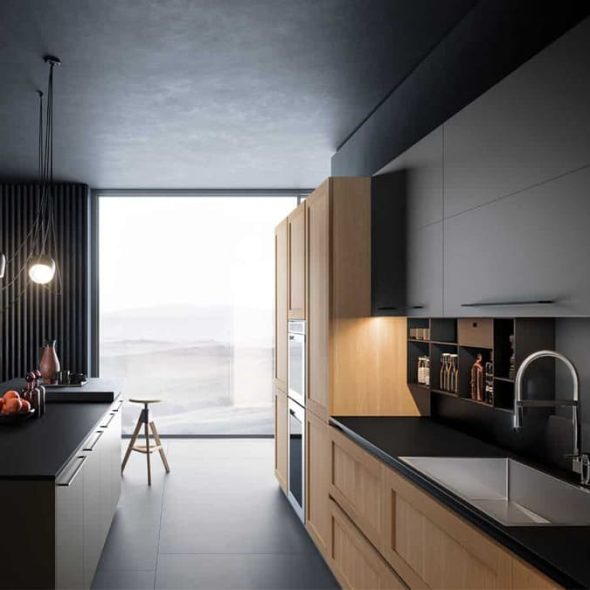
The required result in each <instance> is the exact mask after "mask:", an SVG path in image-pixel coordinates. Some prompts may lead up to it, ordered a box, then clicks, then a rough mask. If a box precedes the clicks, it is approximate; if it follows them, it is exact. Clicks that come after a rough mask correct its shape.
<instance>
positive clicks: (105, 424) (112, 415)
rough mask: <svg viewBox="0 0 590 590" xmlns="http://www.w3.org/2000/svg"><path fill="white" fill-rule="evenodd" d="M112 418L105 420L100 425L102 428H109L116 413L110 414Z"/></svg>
mask: <svg viewBox="0 0 590 590" xmlns="http://www.w3.org/2000/svg"><path fill="white" fill-rule="evenodd" d="M109 415H110V418H109V419H108V420H107V421H106V422H104V423H103V424H101V425H100V427H101V428H107V427H108V426H109V424H110V423H111V422H112V421H113V418H114V417H115V416H116V414H109Z"/></svg>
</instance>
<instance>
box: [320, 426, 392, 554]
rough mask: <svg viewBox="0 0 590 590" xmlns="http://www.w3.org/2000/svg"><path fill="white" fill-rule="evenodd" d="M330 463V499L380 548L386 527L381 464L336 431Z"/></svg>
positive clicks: (332, 432)
mask: <svg viewBox="0 0 590 590" xmlns="http://www.w3.org/2000/svg"><path fill="white" fill-rule="evenodd" d="M330 460H331V467H332V469H331V474H330V495H331V496H332V497H333V498H334V499H335V500H336V502H338V504H339V505H340V507H341V508H342V509H343V510H344V511H345V512H346V514H348V516H349V517H350V518H351V519H352V520H353V521H354V522H355V524H356V525H357V526H358V527H359V528H360V530H361V531H362V532H363V533H364V534H365V535H366V536H367V538H368V539H369V540H370V541H372V542H373V543H374V544H375V545H376V546H377V547H379V546H380V545H381V543H382V538H383V534H384V526H385V522H384V521H385V519H384V516H383V501H382V499H383V488H382V486H383V484H382V468H381V464H380V463H379V461H377V459H374V458H373V457H371V455H369V454H368V453H366V452H365V451H363V450H362V449H360V448H359V447H358V446H357V445H356V444H354V443H353V442H351V441H350V440H349V439H347V438H346V437H345V436H344V435H342V434H341V433H340V432H338V430H336V429H335V428H333V427H331V428H330Z"/></svg>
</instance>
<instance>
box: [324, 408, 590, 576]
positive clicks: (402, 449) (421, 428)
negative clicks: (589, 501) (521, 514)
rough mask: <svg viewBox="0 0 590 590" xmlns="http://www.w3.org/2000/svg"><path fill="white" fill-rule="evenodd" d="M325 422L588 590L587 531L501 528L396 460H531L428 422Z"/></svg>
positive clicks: (536, 562)
mask: <svg viewBox="0 0 590 590" xmlns="http://www.w3.org/2000/svg"><path fill="white" fill-rule="evenodd" d="M330 423H331V424H332V425H333V426H336V427H337V428H339V429H340V430H341V431H342V432H343V433H344V434H345V435H346V436H348V437H349V438H350V439H352V440H354V441H355V442H356V443H358V444H359V445H360V446H362V447H363V448H364V449H365V450H367V451H368V452H369V453H371V454H372V455H374V456H375V457H377V458H378V459H380V460H382V461H383V462H385V463H387V464H388V465H390V466H391V467H392V468H393V469H395V470H396V471H398V472H399V473H400V474H401V475H403V476H405V477H407V478H408V479H409V480H411V481H412V482H413V483H414V484H416V485H417V486H418V487H420V488H422V489H424V490H425V491H427V492H428V493H430V494H431V495H432V496H434V497H435V498H436V499H437V500H439V501H440V502H441V503H442V504H444V505H445V506H447V507H448V508H450V509H451V510H453V511H454V512H456V513H457V514H458V515H460V516H461V517H463V518H464V519H465V520H467V521H469V522H470V523H471V524H473V525H474V526H476V527H477V528H479V529H481V530H482V531H483V532H485V533H487V534H488V535H489V536H490V537H492V538H494V539H495V540H496V541H498V542H499V543H500V544H501V545H503V546H505V547H506V548H508V549H510V550H511V551H512V552H513V553H515V554H516V555H519V556H520V557H521V558H522V559H524V560H525V561H527V562H529V563H530V564H531V565H533V566H534V567H536V568H537V569H539V570H540V571H542V572H543V573H545V574H546V575H547V576H549V577H550V578H552V579H553V580H555V581H556V582H557V583H558V584H560V585H562V586H564V587H566V588H590V568H588V563H590V526H543V525H541V526H529V527H526V526H517V527H507V526H503V525H501V524H500V523H498V522H496V521H495V520H493V519H491V518H490V517H488V516H486V515H485V514H483V513H482V512H480V511H478V510H477V509H476V508H474V507H473V506H471V505H470V504H468V503H467V502H465V501H464V500H462V499H461V498H459V497H458V496H456V495H454V494H453V493H452V492H450V491H448V490H446V489H445V488H444V487H442V486H441V485H440V484H437V483H436V482H434V481H433V480H431V479H429V478H428V477H426V476H425V475H423V474H421V473H420V472H418V471H416V470H415V469H413V468H412V467H410V466H409V465H408V464H406V463H404V462H403V461H401V460H400V459H399V457H404V456H418V457H419V456H424V457H511V458H514V459H517V460H519V461H522V462H523V463H527V464H531V462H530V461H527V460H525V459H523V458H521V457H519V456H518V455H515V454H514V453H510V452H507V451H505V450H503V449H501V448H499V447H497V446H494V445H491V444H488V443H486V442H483V441H481V440H479V439H477V438H474V437H472V436H468V435H466V434H463V433H461V432H459V431H457V430H454V429H452V428H449V427H448V426H445V425H443V424H441V423H439V422H436V421H435V420H433V419H431V418H409V417H408V418H405V417H399V418H397V417H334V418H331V419H330ZM535 467H538V465H535Z"/></svg>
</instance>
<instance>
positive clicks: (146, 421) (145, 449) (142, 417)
mask: <svg viewBox="0 0 590 590" xmlns="http://www.w3.org/2000/svg"><path fill="white" fill-rule="evenodd" d="M129 401H130V402H133V403H135V404H143V410H141V413H140V414H139V418H138V420H137V424H136V425H135V430H134V431H133V435H132V436H131V440H130V441H129V446H128V447H127V451H126V452H125V458H124V459H123V464H122V465H121V473H123V471H124V470H125V465H127V460H128V459H129V455H131V451H137V452H138V453H145V455H146V457H147V473H148V485H150V486H151V485H152V468H151V465H150V455H151V454H152V453H153V452H154V451H159V452H160V457H161V458H162V463H164V469H166V473H170V465H168V459H166V453H165V452H164V447H163V446H162V441H161V440H160V435H159V434H158V431H157V430H156V425H155V424H154V422H153V420H150V410H149V404H157V403H160V402H161V401H162V400H160V399H138V398H131V399H129ZM142 424H143V425H144V432H145V445H136V444H135V442H136V441H137V438H138V436H139V431H140V430H141V425H142ZM150 430H151V431H152V434H153V435H154V440H155V442H156V444H155V445H150Z"/></svg>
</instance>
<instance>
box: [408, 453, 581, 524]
mask: <svg viewBox="0 0 590 590" xmlns="http://www.w3.org/2000/svg"><path fill="white" fill-rule="evenodd" d="M400 459H401V460H402V461H404V462H405V463H407V464H408V465H410V466H411V467H413V468H414V469H415V470H417V471H419V472H420V473H422V474H424V475H426V476H427V477H428V478H430V479H432V480H434V481H435V482H437V483H438V484H439V485H441V486H442V487H444V488H446V489H448V490H449V491H450V492H453V493H454V494H455V495H457V496H459V497H461V498H462V499H463V500H465V501H466V502H467V503H469V504H471V505H472V506H474V507H475V508H477V509H478V510H480V511H481V512H484V513H485V514H487V515H488V516H490V517H491V518H493V519H494V520H496V521H498V522H499V523H501V524H503V525H504V526H539V525H545V526H547V525H549V526H551V525H552V526H588V525H590V492H589V491H588V490H587V489H585V488H582V487H580V486H576V485H572V484H569V483H567V482H565V481H562V480H560V479H558V478H556V477H553V476H551V475H547V474H546V473H543V472H542V471H539V470H538V469H534V468H532V467H528V466H527V465H524V464H523V463H519V462H518V461H513V460H512V459H507V458H499V459H488V458H485V459H481V458H479V459H475V458H463V457H400Z"/></svg>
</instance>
